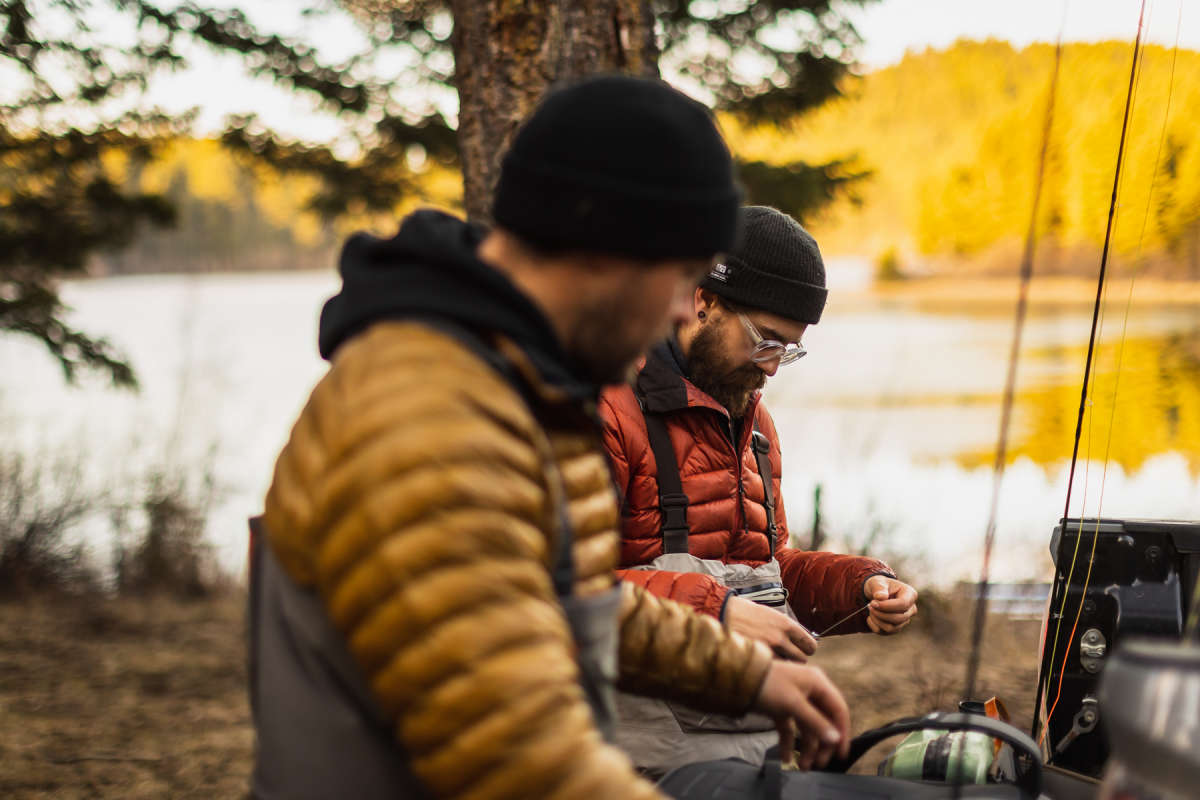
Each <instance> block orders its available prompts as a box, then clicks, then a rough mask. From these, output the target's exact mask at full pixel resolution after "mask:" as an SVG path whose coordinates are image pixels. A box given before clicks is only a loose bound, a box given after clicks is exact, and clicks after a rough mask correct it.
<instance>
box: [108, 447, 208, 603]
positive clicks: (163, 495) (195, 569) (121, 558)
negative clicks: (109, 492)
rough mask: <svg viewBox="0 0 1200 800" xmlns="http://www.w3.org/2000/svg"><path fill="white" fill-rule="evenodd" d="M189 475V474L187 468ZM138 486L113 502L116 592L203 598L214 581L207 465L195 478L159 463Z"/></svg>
mask: <svg viewBox="0 0 1200 800" xmlns="http://www.w3.org/2000/svg"><path fill="white" fill-rule="evenodd" d="M191 474H194V473H191ZM141 489H142V491H141V492H140V493H139V494H138V495H136V496H135V497H134V498H132V499H131V500H130V501H128V502H126V503H124V504H120V505H115V506H114V507H113V511H112V519H113V526H114V528H115V529H116V531H117V538H116V550H115V554H114V559H113V568H114V574H115V578H116V587H117V591H118V592H120V593H122V594H137V595H146V594H169V595H172V596H175V597H181V598H200V597H206V596H208V595H209V594H211V593H212V592H213V590H214V589H215V588H216V587H217V586H218V585H219V584H220V583H222V581H221V580H220V574H219V570H218V568H217V566H216V562H215V558H214V556H213V552H212V547H211V546H210V545H209V544H208V543H207V542H206V541H205V537H204V529H205V525H206V523H207V521H208V514H209V511H210V510H211V508H212V504H213V500H214V496H215V482H214V478H213V473H212V469H211V464H210V465H208V467H207V468H205V469H203V470H202V471H201V475H200V478H199V480H198V481H197V480H196V479H194V478H192V477H190V476H189V471H188V470H182V469H179V468H159V469H156V470H154V471H153V472H151V474H150V475H149V476H148V477H147V478H146V479H145V483H144V484H143V486H142V487H141Z"/></svg>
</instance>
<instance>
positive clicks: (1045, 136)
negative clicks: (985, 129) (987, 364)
mask: <svg viewBox="0 0 1200 800" xmlns="http://www.w3.org/2000/svg"><path fill="white" fill-rule="evenodd" d="M1063 23H1064V26H1065V23H1066V14H1065V13H1064V15H1063ZM1062 39H1063V31H1062V29H1061V28H1060V29H1059V32H1058V44H1057V45H1056V46H1055V48H1054V71H1053V73H1052V74H1051V77H1050V92H1049V97H1048V98H1047V101H1046V116H1045V119H1044V121H1043V123H1042V147H1041V151H1040V153H1039V154H1038V168H1037V178H1036V179H1035V181H1034V189H1033V208H1032V210H1031V211H1030V214H1029V228H1028V230H1027V231H1026V234H1025V247H1024V250H1023V251H1022V254H1021V270H1020V276H1021V280H1020V289H1019V292H1018V295H1017V311H1016V320H1015V321H1014V323H1013V337H1012V344H1011V346H1010V347H1009V352H1008V373H1007V375H1006V376H1005V380H1004V399H1003V401H1002V403H1001V411H1000V431H999V434H998V437H997V439H998V441H997V446H996V459H995V461H994V462H993V464H992V499H991V505H990V507H989V509H988V520H987V528H986V531H985V534H984V543H983V567H982V569H981V571H980V576H979V588H978V592H977V594H976V601H975V617H974V626H973V627H972V630H971V651H970V656H969V657H968V659H967V681H966V693H965V694H964V695H963V696H964V697H965V698H966V699H968V700H970V699H971V698H973V697H974V696H975V683H976V680H977V678H978V675H979V654H980V650H981V649H982V646H983V630H984V626H985V625H986V624H987V607H988V587H989V585H990V578H989V572H990V568H991V556H992V550H993V548H994V547H995V543H996V518H997V516H998V515H999V507H1000V484H1001V483H1002V482H1003V479H1004V467H1005V464H1006V462H1007V460H1008V431H1009V426H1010V424H1011V422H1012V410H1013V405H1014V398H1015V396H1016V384H1017V363H1018V361H1019V360H1020V352H1021V338H1022V334H1023V332H1024V329H1025V317H1026V314H1027V312H1028V308H1029V284H1030V282H1031V280H1032V278H1033V259H1034V253H1035V252H1036V248H1037V221H1038V210H1039V208H1040V206H1041V198H1042V184H1043V182H1044V180H1045V176H1046V153H1047V152H1048V151H1049V149H1050V134H1051V130H1052V128H1053V126H1054V105H1055V98H1056V97H1057V93H1058V76H1059V72H1060V69H1061V66H1062Z"/></svg>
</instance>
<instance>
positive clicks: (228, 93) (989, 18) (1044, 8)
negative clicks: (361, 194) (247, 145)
mask: <svg viewBox="0 0 1200 800" xmlns="http://www.w3.org/2000/svg"><path fill="white" fill-rule="evenodd" d="M711 1H712V2H718V3H719V2H725V1H726V0H711ZM728 1H729V2H737V0H728ZM1141 1H1142V0H881V1H880V2H875V3H869V4H868V5H867V6H866V7H859V6H856V5H853V4H847V6H846V8H845V13H846V14H847V15H848V16H849V17H850V19H851V20H852V21H853V22H854V23H855V24H856V27H857V28H858V30H859V32H860V34H861V35H862V36H863V38H864V42H865V43H864V47H863V49H862V50H861V52H860V53H859V59H860V62H861V63H862V65H863V67H864V68H865V69H866V70H868V71H869V70H873V69H879V68H882V67H886V66H888V65H890V64H894V63H896V62H898V61H899V60H900V59H902V58H903V57H904V54H905V52H906V51H908V50H916V51H920V50H923V49H925V48H927V47H933V48H945V47H948V46H949V45H951V44H953V43H954V42H955V41H956V40H957V39H960V38H972V39H986V38H988V37H993V38H998V39H1004V40H1008V41H1010V42H1012V43H1013V44H1014V45H1015V46H1017V47H1023V46H1025V45H1028V44H1030V43H1032V42H1035V41H1044V42H1053V41H1055V40H1056V39H1057V38H1058V35H1059V32H1060V30H1061V31H1062V34H1063V38H1064V40H1065V41H1096V40H1103V39H1123V40H1128V41H1130V42H1132V40H1133V37H1134V34H1135V33H1136V31H1137V27H1138V13H1139V8H1140V6H1141ZM210 3H211V4H213V5H225V6H236V7H238V8H240V9H241V10H243V11H244V12H245V13H246V14H247V16H249V18H250V19H251V21H253V22H256V23H258V24H260V25H262V26H263V27H264V28H265V29H268V30H277V31H280V32H281V33H285V34H286V33H295V34H300V35H303V37H304V38H305V39H307V40H309V41H315V42H317V43H318V46H319V48H320V50H321V51H322V53H323V54H324V56H325V57H326V59H327V60H337V59H339V58H343V57H345V56H346V55H348V54H350V53H352V52H355V51H356V50H358V49H360V48H361V47H362V42H363V37H362V34H361V33H360V32H359V31H358V30H357V29H356V27H355V25H354V24H353V23H351V22H350V21H349V20H337V19H331V18H329V17H323V18H321V19H320V20H319V21H316V22H313V21H307V22H306V21H305V20H303V19H301V18H300V16H299V15H298V14H295V13H289V8H290V7H291V4H290V3H288V2H287V0H241V1H240V2H239V1H238V0H210ZM1146 5H1147V20H1146V26H1145V27H1146V30H1145V34H1144V36H1145V38H1147V39H1148V40H1149V41H1152V42H1157V43H1160V44H1164V45H1166V46H1173V45H1174V43H1175V35H1176V29H1177V23H1178V29H1179V32H1180V38H1179V44H1180V46H1181V47H1184V48H1187V49H1194V50H1200V1H1198V0H1146ZM317 25H319V26H320V27H319V28H318V27H315V26H317ZM189 57H190V61H191V66H190V68H189V69H186V70H183V71H181V72H179V73H176V74H172V75H167V76H162V77H160V78H158V79H156V80H155V81H154V82H153V84H152V87H151V89H150V91H149V93H148V96H147V97H145V98H143V99H142V100H141V101H140V102H141V103H142V104H144V105H158V106H161V107H163V108H166V109H168V110H171V111H182V110H184V109H187V108H190V107H193V106H195V107H198V108H199V109H200V113H199V117H198V124H199V128H200V130H202V131H218V130H221V128H222V124H221V123H222V121H223V120H224V118H225V116H226V115H228V114H231V113H248V112H254V113H257V114H258V115H259V116H260V117H261V118H262V119H263V121H264V122H266V123H267V124H268V125H270V126H272V127H274V128H276V129H277V130H280V131H281V132H283V133H285V134H289V135H292V136H296V137H298V138H301V139H306V140H309V141H330V140H332V139H334V138H335V137H336V135H337V132H338V131H339V130H340V125H339V123H338V122H337V121H336V119H334V118H333V117H332V116H331V115H329V114H328V113H324V112H321V111H320V110H319V109H318V108H317V106H316V103H315V101H313V100H311V99H308V98H305V97H300V96H297V95H295V94H289V93H287V92H284V91H282V90H281V89H278V88H276V87H274V86H272V85H271V84H270V83H269V82H268V81H266V80H264V79H258V80H255V79H250V78H248V77H246V75H245V74H244V72H243V69H242V66H241V64H240V63H239V61H238V60H237V59H236V58H234V57H232V56H217V55H214V54H212V53H211V52H210V51H208V50H206V49H203V48H200V47H197V48H195V49H194V51H193V52H192V53H190V54H189ZM393 66H396V67H399V70H398V71H397V72H396V73H395V74H402V73H403V66H402V65H393ZM453 102H454V98H453V95H449V103H450V105H451V107H449V108H445V107H443V108H442V110H443V112H449V113H450V114H453V112H454V108H453V107H452V106H453Z"/></svg>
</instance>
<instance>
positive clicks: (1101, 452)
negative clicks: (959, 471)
mask: <svg viewBox="0 0 1200 800" xmlns="http://www.w3.org/2000/svg"><path fill="white" fill-rule="evenodd" d="M1086 352H1087V351H1086V345H1071V346H1062V345H1059V346H1054V347H1047V348H1044V349H1041V350H1035V351H1032V352H1030V353H1028V356H1027V357H1028V358H1029V360H1030V361H1032V362H1035V363H1036V362H1038V361H1041V362H1044V363H1050V364H1054V365H1063V364H1080V365H1082V364H1083V362H1084V358H1085V356H1086ZM1118 363H1119V365H1120V370H1119V371H1118V369H1117V366H1118ZM1093 370H1094V373H1095V374H1094V375H1093V380H1092V385H1091V387H1090V389H1089V403H1088V405H1087V407H1086V414H1085V417H1084V425H1083V428H1082V432H1081V436H1080V443H1079V454H1080V458H1082V459H1091V460H1096V461H1109V462H1111V463H1115V464H1119V465H1120V466H1121V467H1123V468H1124V469H1125V470H1126V471H1133V470H1137V469H1140V468H1141V467H1142V466H1143V465H1144V464H1145V462H1146V461H1147V460H1148V459H1149V458H1151V457H1152V456H1154V455H1157V454H1160V453H1168V452H1177V453H1180V454H1181V455H1183V456H1184V457H1185V458H1186V459H1187V462H1188V466H1189V468H1190V469H1191V471H1192V473H1193V474H1197V473H1200V325H1198V326H1195V327H1193V328H1191V329H1190V330H1187V331H1176V332H1173V333H1169V334H1166V335H1164V336H1140V337H1131V338H1128V339H1126V340H1125V342H1124V344H1123V345H1122V343H1121V342H1119V341H1117V342H1107V343H1104V344H1102V345H1101V346H1099V347H1097V350H1096V356H1095V361H1094V367H1093ZM1055 371H1056V372H1060V370H1055ZM1079 376H1080V377H1079V379H1080V380H1081V381H1082V377H1083V376H1082V370H1081V371H1080V373H1079ZM1079 398H1080V385H1079V384H1078V383H1076V384H1073V385H1072V384H1070V383H1054V384H1051V385H1042V386H1037V387H1036V388H1032V389H1027V390H1023V391H1021V392H1020V393H1019V395H1018V398H1017V404H1018V405H1017V415H1018V416H1017V429H1016V431H1014V435H1013V436H1012V438H1011V441H1010V445H1009V460H1010V462H1011V461H1013V460H1015V459H1017V458H1019V457H1022V456H1024V457H1028V458H1030V459H1032V460H1033V461H1035V462H1037V463H1039V464H1053V463H1057V462H1059V461H1061V460H1062V459H1063V458H1064V457H1066V455H1069V454H1070V452H1071V447H1072V444H1073V440H1074V435H1075V428H1076V424H1077V419H1078V414H1079ZM992 458H994V450H992V449H987V450H979V449H975V450H968V451H966V452H964V453H963V454H962V455H961V456H960V458H959V461H960V463H962V464H964V465H965V466H975V465H978V464H981V463H990V462H991V460H992Z"/></svg>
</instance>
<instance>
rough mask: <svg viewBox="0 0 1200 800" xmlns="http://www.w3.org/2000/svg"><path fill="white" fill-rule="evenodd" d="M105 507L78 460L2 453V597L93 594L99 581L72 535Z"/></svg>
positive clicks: (0, 571)
mask: <svg viewBox="0 0 1200 800" xmlns="http://www.w3.org/2000/svg"><path fill="white" fill-rule="evenodd" d="M104 502H105V498H104V496H103V494H102V493H98V492H95V491H93V490H90V489H88V488H87V486H86V484H85V482H84V481H83V476H82V467H81V466H80V463H79V461H78V460H69V459H67V458H64V457H58V458H50V459H34V460H30V459H29V458H28V457H26V456H23V455H21V454H19V453H10V452H0V595H4V596H7V597H13V596H21V595H25V594H29V593H31V592H35V591H47V590H54V591H64V592H74V593H79V592H85V591H86V592H90V591H93V590H95V589H97V587H98V576H97V574H96V572H95V570H94V569H93V568H92V567H91V565H90V564H89V563H88V560H87V558H86V551H85V549H84V547H83V545H82V544H80V543H73V542H72V541H71V533H72V532H73V530H74V529H75V528H76V526H78V525H79V524H80V523H81V522H82V521H83V520H84V519H85V518H87V517H88V516H89V515H91V514H93V513H95V512H96V511H97V510H98V509H99V508H100V507H101V506H102V505H103V503H104Z"/></svg>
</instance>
